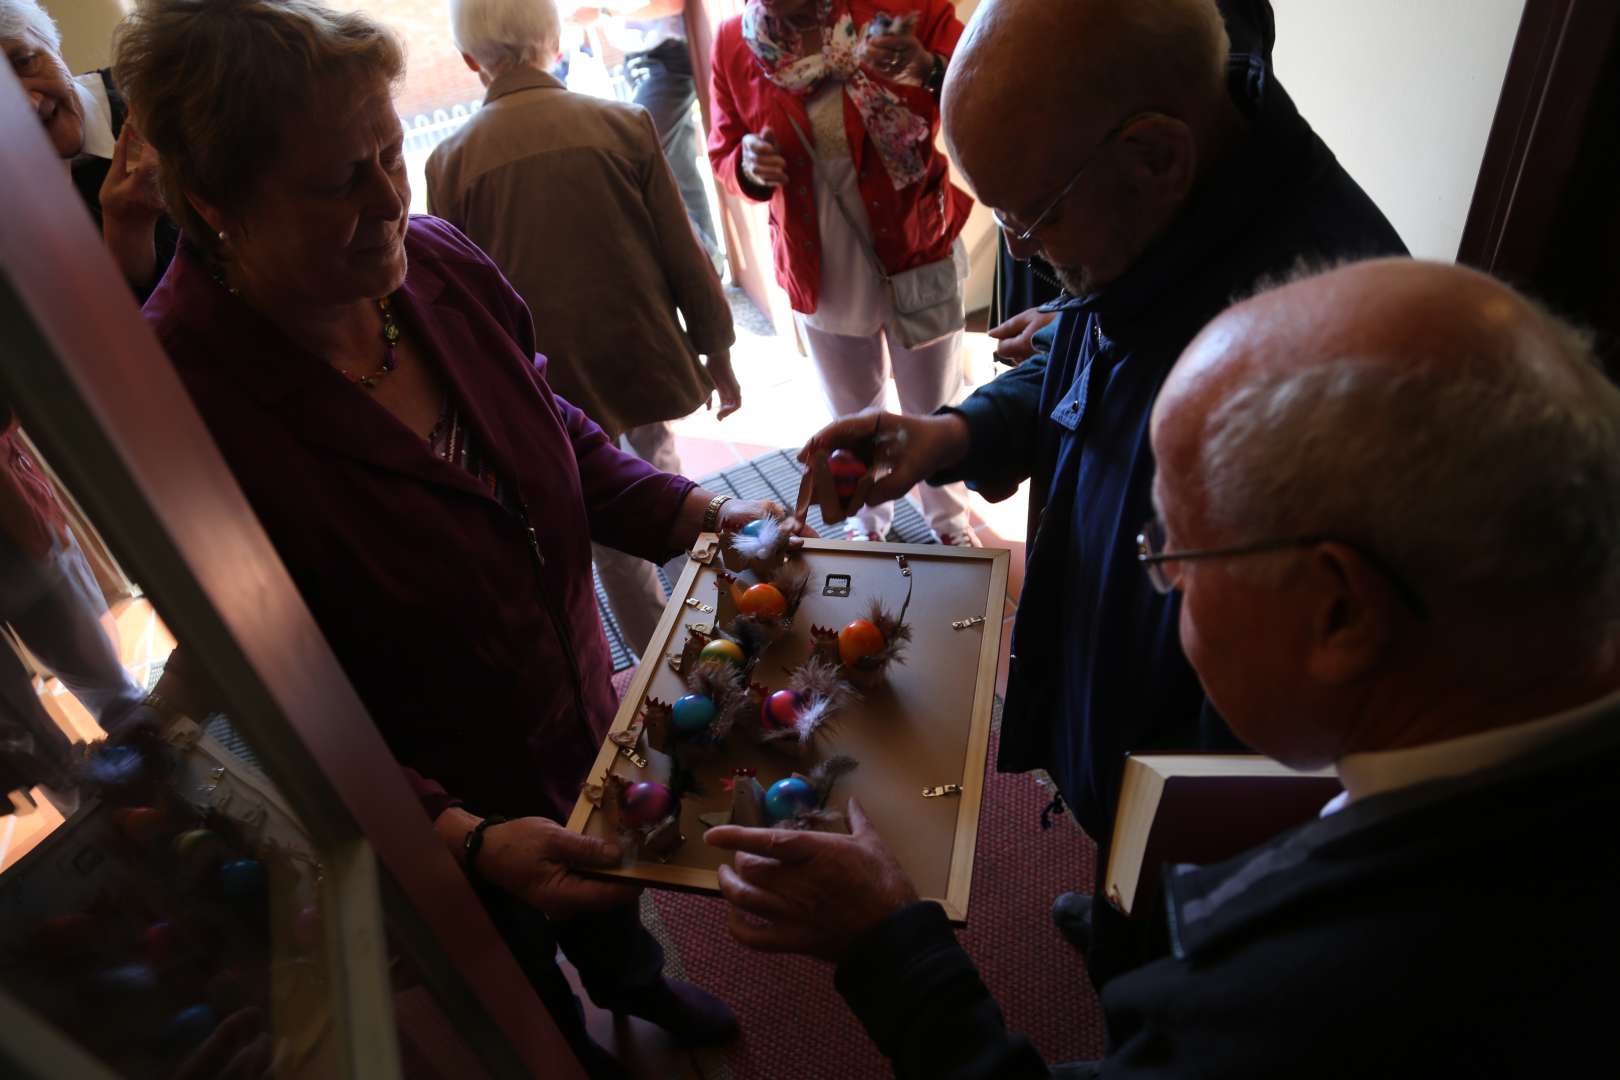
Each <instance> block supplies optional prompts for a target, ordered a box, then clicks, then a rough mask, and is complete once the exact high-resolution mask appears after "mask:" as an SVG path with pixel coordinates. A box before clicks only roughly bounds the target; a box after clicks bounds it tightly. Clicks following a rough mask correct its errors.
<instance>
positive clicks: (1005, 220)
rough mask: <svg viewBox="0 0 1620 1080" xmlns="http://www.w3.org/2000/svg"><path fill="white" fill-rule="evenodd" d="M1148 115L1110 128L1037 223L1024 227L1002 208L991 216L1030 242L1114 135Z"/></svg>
mask: <svg viewBox="0 0 1620 1080" xmlns="http://www.w3.org/2000/svg"><path fill="white" fill-rule="evenodd" d="M1147 115H1149V114H1148V113H1136V114H1135V115H1133V116H1128V117H1126V118H1125V119H1124V120H1121V121H1120V122H1119V123H1118V124H1115V125H1114V127H1113V128H1111V129H1110V130H1109V132H1108V134H1106V135H1104V136H1103V137H1102V140H1101V141H1100V142H1098V143H1097V146H1096V148H1095V149H1093V150H1092V151H1091V153H1089V154H1087V155H1086V159H1085V160H1084V161H1082V162H1081V163H1080V167H1079V168H1078V169H1076V170H1074V175H1073V176H1071V177H1069V182H1068V183H1067V184H1064V185H1063V190H1062V191H1060V192H1058V193H1057V196H1056V197H1055V198H1054V199H1053V200H1052V201H1051V202H1049V203H1047V204H1046V209H1045V210H1042V211H1041V212H1040V214H1039V215H1037V216H1036V218H1035V223H1034V224H1033V225H1031V226H1029V228H1027V229H1026V228H1022V227H1021V226H1020V225H1019V224H1018V223H1017V222H1016V221H1014V220H1013V219H1012V218H1010V217H1008V216H1007V215H1005V214H1003V213H1002V212H1001V211H1000V210H991V211H990V216H991V217H993V218H995V220H996V224H997V225H998V226H1000V227H1001V230H1002V232H1005V233H1007V234H1008V235H1009V236H1011V237H1012V238H1013V239H1014V240H1016V241H1018V242H1019V243H1020V244H1027V243H1029V241H1030V240H1031V239H1033V238H1034V236H1035V233H1036V232H1037V231H1039V230H1040V227H1041V226H1042V225H1044V224H1046V219H1047V218H1049V217H1051V216H1052V211H1054V210H1056V209H1057V208H1058V205H1059V204H1060V203H1062V202H1063V200H1064V199H1067V198H1068V197H1069V193H1070V192H1072V191H1073V190H1074V185H1076V184H1078V183H1079V182H1080V177H1081V176H1082V175H1083V174H1084V173H1085V171H1086V170H1087V169H1089V168H1091V165H1092V163H1093V162H1095V161H1096V160H1097V159H1098V158H1099V157H1101V156H1102V152H1103V151H1104V150H1106V149H1107V148H1108V144H1109V143H1111V142H1113V141H1114V136H1116V135H1118V134H1119V133H1120V132H1122V131H1124V130H1125V129H1126V128H1127V127H1129V126H1130V125H1131V124H1133V123H1135V122H1136V121H1137V120H1139V119H1141V118H1142V117H1144V116H1147Z"/></svg>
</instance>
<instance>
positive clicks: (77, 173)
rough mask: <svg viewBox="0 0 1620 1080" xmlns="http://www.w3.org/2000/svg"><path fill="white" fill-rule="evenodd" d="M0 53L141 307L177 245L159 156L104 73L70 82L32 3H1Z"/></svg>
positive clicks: (56, 42)
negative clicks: (159, 176) (162, 192)
mask: <svg viewBox="0 0 1620 1080" xmlns="http://www.w3.org/2000/svg"><path fill="white" fill-rule="evenodd" d="M0 50H4V52H5V55H6V61H7V62H8V63H9V64H10V65H11V70H12V73H13V74H14V75H16V76H17V81H18V82H20V83H21V84H22V88H23V91H24V92H25V93H27V95H28V101H29V104H30V105H32V106H33V107H34V110H35V111H36V112H37V113H38V114H39V120H40V123H41V124H42V125H44V127H45V134H46V135H47V136H48V137H49V138H50V140H51V146H52V147H53V148H54V149H55V150H56V154H57V156H58V157H60V158H61V159H62V160H63V161H65V162H67V163H68V168H69V172H70V173H71V175H72V178H73V186H74V187H75V188H77V189H78V192H79V195H80V197H82V198H83V199H84V203H85V206H87V207H88V208H89V210H90V216H91V217H93V218H94V219H95V222H96V227H97V228H98V229H100V230H101V234H102V240H103V241H104V242H105V243H106V245H107V249H108V250H109V251H110V252H111V253H112V256H113V259H114V260H115V261H116V262H117V263H118V267H119V269H120V270H122V271H123V272H124V277H125V279H126V280H127V281H128V282H129V284H130V288H131V289H132V290H134V292H135V295H136V298H137V299H140V300H144V299H145V298H146V296H147V295H148V294H149V293H150V292H151V291H152V289H153V288H154V287H155V286H156V285H157V282H158V278H160V277H162V276H163V271H164V270H165V269H166V268H167V267H168V265H169V260H170V259H172V258H173V257H174V248H175V243H176V242H177V240H178V239H179V233H178V232H177V231H176V229H175V227H174V225H173V223H172V222H170V221H169V219H168V218H167V217H166V216H165V215H164V207H163V200H162V197H161V196H159V194H158V190H157V157H156V155H154V154H153V153H152V152H151V151H150V150H149V149H148V148H147V147H146V144H145V143H144V142H142V141H141V137H140V134H139V133H138V132H137V131H136V126H135V125H134V124H131V123H129V122H128V121H129V109H128V108H127V106H125V104H124V99H123V97H122V96H121V95H120V94H119V93H118V89H117V88H116V87H115V86H114V85H113V81H112V72H111V70H110V69H108V70H102V71H92V72H90V73H88V74H86V75H80V76H77V77H75V76H74V75H73V74H72V73H71V72H69V71H68V68H67V64H66V63H64V62H63V60H62V38H61V34H60V32H59V31H58V30H57V27H56V22H55V20H54V19H52V18H51V16H50V15H49V14H48V13H47V12H46V11H45V9H44V8H42V7H40V5H39V3H38V0H0Z"/></svg>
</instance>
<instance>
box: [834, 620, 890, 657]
mask: <svg viewBox="0 0 1620 1080" xmlns="http://www.w3.org/2000/svg"><path fill="white" fill-rule="evenodd" d="M884 644H886V643H885V642H884V640H883V631H881V630H879V629H878V628H877V625H876V624H875V623H873V622H872V621H871V620H870V619H856V620H855V621H854V622H852V623H850V624H849V625H848V626H846V627H844V628H843V629H842V630H840V631H838V659H840V660H842V661H843V662H844V665H845V666H846V667H847V666H848V665H850V664H853V663H855V661H857V660H860V659H863V658H864V657H868V656H871V655H872V654H873V653H878V652H882V651H883V646H884Z"/></svg>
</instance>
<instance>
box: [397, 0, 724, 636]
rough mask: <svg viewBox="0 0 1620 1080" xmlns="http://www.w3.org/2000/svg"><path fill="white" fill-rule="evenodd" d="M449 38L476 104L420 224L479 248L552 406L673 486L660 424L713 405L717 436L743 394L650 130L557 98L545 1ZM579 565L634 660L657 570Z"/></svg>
mask: <svg viewBox="0 0 1620 1080" xmlns="http://www.w3.org/2000/svg"><path fill="white" fill-rule="evenodd" d="M450 21H451V29H452V32H453V34H454V36H455V40H456V45H457V47H458V48H459V49H460V50H461V54H462V56H463V57H464V58H465V59H466V62H467V66H468V67H470V68H472V69H473V70H474V71H476V72H478V76H479V78H480V79H482V80H483V82H484V85H485V86H487V87H488V88H489V91H488V93H487V94H486V95H485V98H484V107H483V108H482V109H481V110H479V111H478V112H477V113H476V114H475V115H474V116H473V118H472V119H471V120H469V121H468V122H467V124H466V126H464V127H463V128H462V129H461V130H460V131H458V132H457V133H456V134H454V135H452V136H451V137H450V138H449V139H447V140H445V141H444V142H443V143H441V144H440V145H439V146H438V148H437V149H435V150H434V152H433V156H432V157H431V158H429V159H428V164H427V184H428V207H429V209H430V211H431V212H432V213H434V214H436V215H438V216H439V217H442V218H444V219H445V220H446V221H449V222H450V223H451V224H453V225H455V226H456V227H457V228H458V229H460V230H461V231H462V232H464V233H466V234H467V236H468V237H469V238H471V239H472V241H473V242H474V243H476V244H477V245H478V246H479V247H481V248H483V249H484V251H485V252H487V253H488V254H489V256H490V257H491V258H493V259H494V260H495V262H496V264H497V265H498V266H500V268H501V269H502V271H504V272H505V274H506V277H507V280H509V281H510V282H511V283H512V285H513V287H515V288H516V289H517V291H518V294H519V295H521V296H522V297H523V299H524V301H525V302H527V303H528V305H529V310H530V311H532V312H533V313H534V325H535V341H536V344H537V345H538V347H539V350H540V351H541V352H543V353H545V355H546V356H547V357H548V358H549V360H550V362H551V366H550V378H551V383H552V386H553V387H555V388H556V390H557V392H558V393H559V394H561V395H562V396H563V397H565V398H567V399H568V400H569V401H570V402H572V403H574V404H575V405H577V406H579V408H580V409H582V410H584V412H585V415H587V416H589V417H590V418H591V419H592V420H594V421H595V422H596V423H597V424H598V425H599V426H600V427H601V428H602V430H603V431H604V432H605V433H606V434H607V436H608V437H609V438H610V439H614V440H620V439H622V440H623V442H624V443H625V445H626V446H627V447H628V448H629V449H630V450H631V451H633V452H634V453H635V454H636V455H637V456H638V457H640V458H641V459H642V460H644V461H647V462H650V463H651V464H653V465H654V466H656V467H658V468H659V469H662V470H664V471H666V472H678V471H680V467H681V466H680V459H679V458H678V457H677V456H676V454H675V437H674V434H673V432H672V431H671V429H670V424H669V422H670V421H671V420H676V419H679V418H680V417H683V416H686V415H687V414H689V413H691V412H692V411H693V410H695V409H697V408H698V407H699V406H700V405H703V404H704V403H705V402H707V401H708V400H709V398H710V395H711V393H712V392H713V391H714V390H716V389H718V390H719V393H720V417H721V419H724V418H725V417H726V416H728V415H730V414H731V413H732V412H734V411H735V410H736V409H737V408H738V407H739V406H740V404H741V402H742V395H741V390H740V389H739V388H738V386H737V380H736V377H735V376H734V375H733V374H732V370H731V359H730V352H729V350H730V348H731V343H732V341H733V338H734V334H733V331H732V325H731V309H730V307H729V306H728V305H727V303H726V297H725V292H724V291H723V290H722V289H721V287H720V280H719V278H717V277H716V276H715V272H714V269H713V266H712V265H711V263H710V262H709V258H708V256H707V255H706V254H704V251H703V247H702V245H701V244H700V243H699V241H698V239H697V237H696V236H695V235H694V233H693V231H692V225H691V222H690V220H689V219H688V217H687V213H686V208H685V205H684V204H683V203H682V202H681V196H680V191H679V189H678V188H677V186H676V183H675V178H674V176H673V174H672V173H671V171H670V167H669V164H668V162H667V161H666V160H665V158H664V154H663V149H662V146H661V144H660V143H659V139H658V132H657V129H656V128H655V127H654V125H653V121H652V118H651V117H650V116H649V115H648V113H647V112H646V110H644V109H642V108H641V107H640V106H637V105H627V104H621V103H619V102H610V101H601V100H598V99H596V98H592V97H587V96H585V95H583V94H575V93H570V92H569V91H568V90H567V89H566V88H565V87H564V86H563V84H562V83H561V82H559V81H558V80H557V79H556V78H554V77H553V76H552V75H551V74H550V73H549V71H548V69H549V68H550V67H551V65H552V63H553V62H554V61H555V60H556V58H557V50H558V34H559V20H558V11H557V6H556V4H555V3H554V2H553V0H451V3H450ZM683 318H684V320H685V325H684V326H683V325H682V319H683ZM699 356H703V357H706V358H707V362H706V363H700V362H699V360H698V358H699ZM593 555H594V557H595V560H596V566H597V569H598V571H599V572H600V573H601V576H602V585H603V587H604V589H605V590H606V591H607V594H608V601H609V602H610V603H611V604H612V606H613V611H614V614H615V615H616V616H618V620H619V624H620V627H621V629H622V630H623V631H624V638H625V640H626V642H627V643H628V644H629V645H630V646H631V648H633V649H635V650H636V651H637V652H640V651H641V649H643V648H644V647H645V646H646V644H647V642H648V641H649V640H650V639H651V637H652V634H653V631H654V630H655V629H656V628H657V626H658V618H659V616H660V615H662V614H663V610H664V603H665V596H664V590H663V586H662V585H661V584H660V583H659V581H658V575H657V570H656V568H655V567H654V566H653V564H651V563H649V562H647V561H646V560H644V559H638V558H636V557H634V556H632V555H627V554H624V553H623V552H620V551H617V550H614V549H613V548H611V547H608V546H607V545H605V544H596V545H594V546H593Z"/></svg>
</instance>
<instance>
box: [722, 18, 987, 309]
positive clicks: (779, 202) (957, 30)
mask: <svg viewBox="0 0 1620 1080" xmlns="http://www.w3.org/2000/svg"><path fill="white" fill-rule="evenodd" d="M847 7H848V8H849V9H850V10H851V11H852V13H853V15H854V17H855V24H856V29H857V30H858V31H859V32H861V33H863V34H864V33H865V27H866V24H867V23H869V22H870V21H871V19H872V16H873V15H875V14H877V13H878V12H879V11H880V10H881V11H885V12H887V13H888V14H890V15H903V14H905V13H906V12H909V11H915V12H917V13H918V19H917V29H916V33H917V37H918V38H919V39H920V40H921V41H922V43H923V44H924V45H925V46H926V47H927V48H928V49H929V50H930V51H932V52H934V53H937V54H939V55H940V56H943V57H945V58H946V59H949V58H950V55H951V53H952V52H953V51H954V50H955V49H956V42H957V39H958V38H960V37H961V36H962V24H961V22H960V21H959V20H958V19H957V18H956V9H955V7H954V6H953V5H952V4H951V3H950V0H882V3H872V2H870V0H847ZM869 74H871V75H873V76H874V77H877V73H876V72H869ZM887 85H888V86H889V88H890V89H891V90H892V91H893V92H894V93H895V95H896V96H897V97H899V98H900V99H901V100H902V101H903V102H905V103H906V105H907V107H909V108H910V109H911V110H912V111H913V112H915V113H916V114H917V115H918V116H921V117H923V118H924V119H925V120H927V121H928V123H929V126H930V127H931V128H932V129H933V130H934V132H935V134H936V135H937V134H938V132H939V102H938V100H937V99H936V98H935V97H934V95H933V94H931V93H930V92H929V91H928V90H926V89H925V88H923V87H920V86H901V85H899V84H896V83H888V84H887ZM711 92H712V94H713V98H714V106H713V126H712V127H711V128H710V131H709V162H710V163H711V164H712V165H713V166H714V174H715V177H716V178H717V179H718V181H719V182H720V183H721V184H722V185H724V187H725V188H726V190H727V191H729V192H731V193H732V194H733V195H737V196H740V197H742V198H746V199H753V200H755V201H761V200H759V198H758V195H757V194H756V193H754V192H751V191H749V190H748V189H745V188H744V187H743V185H742V183H741V182H740V181H739V180H738V178H737V168H738V165H739V163H740V162H741V160H742V140H743V136H744V135H749V134H753V135H760V134H762V133H763V132H764V131H765V129H766V128H767V127H768V128H770V130H771V133H772V134H773V135H774V136H775V142H776V145H777V147H778V149H780V150H781V152H782V156H783V157H785V158H786V159H787V163H788V182H787V184H785V185H784V186H782V187H780V188H777V189H776V190H775V191H773V192H772V193H771V196H770V204H771V249H772V253H773V255H774V256H775V261H776V280H777V281H778V282H780V283H781V285H782V287H783V288H784V289H786V290H787V292H788V299H789V300H790V301H791V302H792V304H793V310H795V311H800V312H804V313H806V314H808V313H810V312H813V311H815V310H816V305H817V303H819V301H820V299H821V231H820V226H819V224H818V223H817V220H816V203H815V195H814V193H813V192H812V191H811V188H810V185H811V183H812V182H813V177H814V166H813V165H812V163H811V160H810V153H809V151H808V150H806V149H805V147H804V144H803V143H802V142H800V140H799V137H798V136H797V135H796V134H795V133H794V130H793V123H790V122H789V118H790V117H791V118H792V120H793V122H795V123H797V124H798V125H799V129H800V130H801V131H803V132H804V133H805V136H806V137H813V136H811V135H810V118H809V116H808V115H807V114H806V112H805V108H804V99H802V98H800V97H797V96H795V95H794V94H791V93H789V92H788V91H786V90H783V89H782V88H781V87H779V86H777V85H776V84H775V83H773V82H771V81H770V80H769V79H767V78H766V77H765V70H764V69H763V68H762V67H760V66H759V62H758V61H757V60H756V59H755V58H754V54H753V52H752V50H750V49H749V48H748V43H747V42H745V41H744V40H743V37H742V17H741V16H740V15H739V16H733V17H732V18H729V19H727V20H726V21H725V22H723V23H721V24H720V29H719V31H718V33H717V34H716V35H715V42H714V70H713V78H712V87H711ZM844 127H845V129H846V130H847V131H848V132H849V146H850V155H851V157H852V158H853V159H854V162H855V170H856V175H857V176H859V178H860V187H861V198H862V200H863V201H864V202H865V203H866V213H867V216H868V218H869V219H870V220H871V223H872V230H873V241H874V246H875V247H876V249H877V255H878V258H879V260H881V261H882V263H883V267H884V269H885V270H886V271H888V272H889V273H891V274H894V273H898V272H900V271H902V270H910V269H912V268H913V267H917V266H924V265H926V264H928V263H931V262H938V261H939V260H940V259H943V258H946V257H947V256H948V255H949V254H950V250H951V244H952V242H953V241H955V239H956V237H957V234H958V233H960V232H961V231H962V226H963V225H964V224H965V223H966V222H967V216H968V211H969V210H970V209H972V207H973V199H972V198H971V197H970V196H969V195H968V194H967V193H966V192H964V191H963V190H962V189H960V188H958V187H957V186H956V185H954V184H952V183H951V180H950V167H949V165H947V164H946V161H945V156H944V155H943V154H941V153H940V152H939V151H938V149H937V148H936V149H935V150H934V151H933V155H932V159H931V160H930V162H929V165H928V175H927V176H926V177H924V178H923V179H922V181H920V182H919V183H916V184H912V185H909V186H908V187H907V188H906V189H905V190H904V191H896V190H895V189H894V183H893V182H892V181H891V180H890V179H889V174H888V172H887V171H886V170H885V169H884V167H883V162H882V161H881V160H879V158H878V153H877V148H876V147H875V146H874V145H873V143H872V141H871V139H869V138H867V135H866V127H865V124H864V123H863V122H862V119H861V114H860V111H859V110H857V109H856V108H855V105H854V103H853V102H851V101H850V100H849V97H848V96H847V95H846V96H845V98H844Z"/></svg>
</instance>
